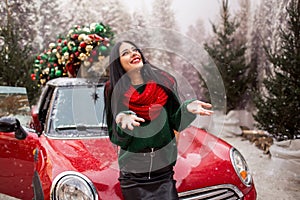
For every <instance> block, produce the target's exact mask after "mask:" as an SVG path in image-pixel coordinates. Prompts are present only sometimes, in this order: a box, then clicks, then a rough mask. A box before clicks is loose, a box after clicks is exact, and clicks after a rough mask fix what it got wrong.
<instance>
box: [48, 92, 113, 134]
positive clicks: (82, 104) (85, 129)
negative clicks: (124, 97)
mask: <svg viewBox="0 0 300 200" xmlns="http://www.w3.org/2000/svg"><path fill="white" fill-rule="evenodd" d="M103 90H104V87H103V86H101V87H97V86H95V87H74V88H59V89H58V90H57V92H56V96H55V101H54V104H53V109H52V113H51V125H50V132H49V134H50V135H51V136H57V137H74V136H80V137H90V136H103V135H106V134H107V126H106V121H105V115H104V96H103Z"/></svg>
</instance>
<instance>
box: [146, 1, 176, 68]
mask: <svg viewBox="0 0 300 200" xmlns="http://www.w3.org/2000/svg"><path fill="white" fill-rule="evenodd" d="M171 5H172V0H154V1H153V6H152V15H151V16H152V18H151V20H150V23H151V24H150V26H151V27H155V28H159V29H160V31H161V33H155V32H153V34H152V36H151V37H150V38H149V41H150V45H151V43H152V44H154V45H155V46H160V48H157V49H155V51H153V50H152V52H151V55H150V59H151V60H152V62H153V63H154V64H156V65H157V66H159V67H163V68H170V67H173V65H174V64H173V61H174V55H173V54H172V53H174V52H167V51H166V49H164V48H165V47H164V45H167V46H178V44H179V43H180V41H175V38H174V37H172V35H166V32H168V31H175V30H177V24H176V20H175V14H174V11H173V9H172V8H171ZM164 30H166V31H165V32H163V31H164ZM151 46H152V45H151Z"/></svg>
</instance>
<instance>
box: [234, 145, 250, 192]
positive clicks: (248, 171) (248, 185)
mask: <svg viewBox="0 0 300 200" xmlns="http://www.w3.org/2000/svg"><path fill="white" fill-rule="evenodd" d="M234 151H237V152H238V153H239V154H240V155H241V156H242V158H243V160H245V163H246V167H247V173H248V174H249V176H250V182H249V184H246V183H245V181H244V180H243V179H242V178H241V177H240V175H239V173H238V172H237V170H236V168H235V166H234V164H233V152H234ZM229 154H230V161H231V163H232V166H233V168H234V171H235V173H236V174H237V176H238V177H239V179H240V181H241V182H242V183H243V184H244V185H245V186H247V187H251V185H252V183H253V179H252V175H251V174H250V170H249V166H248V163H247V161H246V159H245V158H244V156H243V155H242V154H241V152H240V151H239V150H237V149H236V148H234V147H231V149H230V153H229Z"/></svg>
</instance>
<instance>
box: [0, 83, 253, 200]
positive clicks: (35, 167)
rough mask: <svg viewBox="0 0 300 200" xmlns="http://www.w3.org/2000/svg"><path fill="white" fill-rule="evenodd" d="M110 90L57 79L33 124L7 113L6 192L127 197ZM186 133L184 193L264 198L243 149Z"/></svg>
mask: <svg viewBox="0 0 300 200" xmlns="http://www.w3.org/2000/svg"><path fill="white" fill-rule="evenodd" d="M103 89H104V82H99V81H97V82H96V83H95V82H93V81H89V80H86V79H80V78H76V79H75V78H58V79H54V80H51V81H49V82H48V83H47V85H46V86H45V87H44V89H43V92H42V94H41V96H40V99H39V102H38V105H37V106H35V107H33V108H32V110H31V114H32V121H31V124H30V126H31V127H30V128H26V127H25V126H22V124H20V121H19V120H18V118H16V117H2V118H0V148H1V149H0V159H1V165H0V193H4V194H6V195H9V196H12V197H16V198H20V199H33V198H34V199H37V200H41V199H52V200H54V199H60V200H68V199H90V200H96V199H105V200H106V199H112V200H115V199H122V194H121V191H120V185H119V182H118V176H119V171H118V162H117V151H118V148H117V147H116V146H114V145H113V144H112V143H111V142H110V141H109V138H108V135H107V127H106V123H105V117H104V112H103V110H104V100H103ZM0 111H1V109H0ZM178 135H179V136H178V148H179V155H178V161H177V164H176V166H175V179H176V180H177V184H176V186H177V189H178V192H179V196H180V199H244V200H248V199H249V200H250V199H256V190H255V186H254V184H253V181H252V177H251V175H250V173H249V169H248V166H247V164H246V161H245V159H244V158H243V156H242V155H241V154H240V153H239V151H238V150H236V149H235V148H233V147H232V146H230V145H229V144H228V143H226V142H224V141H223V140H221V139H219V138H217V137H215V136H213V135H212V134H210V133H207V132H206V131H204V130H202V129H199V128H196V127H193V126H191V127H188V128H187V129H185V130H184V131H183V132H181V133H179V134H178Z"/></svg>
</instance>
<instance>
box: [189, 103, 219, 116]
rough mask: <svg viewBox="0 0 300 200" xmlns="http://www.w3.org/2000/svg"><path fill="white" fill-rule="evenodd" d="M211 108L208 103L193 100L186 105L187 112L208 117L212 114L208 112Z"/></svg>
mask: <svg viewBox="0 0 300 200" xmlns="http://www.w3.org/2000/svg"><path fill="white" fill-rule="evenodd" d="M211 107H212V106H211V104H210V103H205V102H202V101H199V100H195V101H192V102H191V103H189V104H188V105H187V110H188V111H189V112H191V113H193V114H199V115H205V116H209V115H211V114H212V113H213V111H211V110H208V109H210V108H211Z"/></svg>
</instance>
